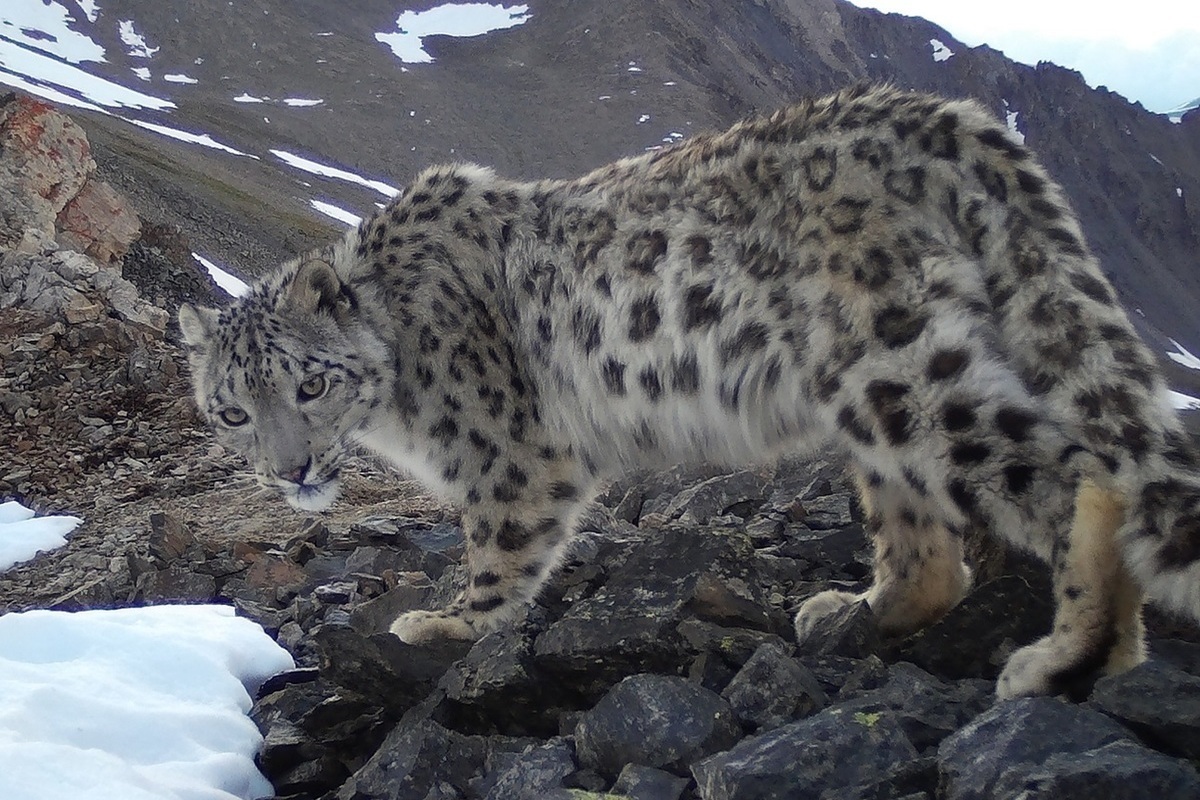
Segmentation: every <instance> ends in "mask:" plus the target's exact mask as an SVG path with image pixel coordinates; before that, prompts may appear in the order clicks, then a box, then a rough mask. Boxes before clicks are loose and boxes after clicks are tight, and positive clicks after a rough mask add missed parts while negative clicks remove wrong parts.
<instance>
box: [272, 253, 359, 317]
mask: <svg viewBox="0 0 1200 800" xmlns="http://www.w3.org/2000/svg"><path fill="white" fill-rule="evenodd" d="M288 304H289V305H291V307H292V308H293V309H295V310H296V311H300V312H302V313H309V314H328V315H329V316H331V317H333V318H334V319H335V320H337V321H338V322H341V321H343V320H345V319H346V318H347V317H349V316H350V314H351V313H352V312H353V311H354V309H355V308H357V306H358V302H357V301H356V300H355V298H354V293H353V292H351V291H350V287H349V286H347V285H346V284H344V283H342V280H341V278H339V277H338V275H337V273H336V272H334V271H333V267H332V266H330V265H329V263H328V262H326V261H322V260H320V259H317V258H314V259H311V260H309V261H305V262H304V263H303V264H301V265H300V267H299V268H298V269H297V270H296V277H295V279H294V280H293V281H292V288H291V289H290V290H289V292H288Z"/></svg>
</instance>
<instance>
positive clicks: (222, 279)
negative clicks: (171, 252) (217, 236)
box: [192, 253, 250, 297]
mask: <svg viewBox="0 0 1200 800" xmlns="http://www.w3.org/2000/svg"><path fill="white" fill-rule="evenodd" d="M192 258H194V259H196V260H197V261H199V262H200V266H202V267H204V268H205V269H206V270H208V274H209V275H210V276H211V277H212V279H213V283H215V284H216V285H217V286H220V287H221V288H222V289H224V290H225V293H226V294H228V295H230V296H231V297H241V296H243V295H244V294H246V292H248V291H250V285H249V284H248V283H246V282H245V281H244V280H242V279H241V278H239V277H238V276H236V275H234V274H233V273H232V272H229V271H228V270H225V269H222V268H221V267H218V266H217V265H216V264H214V263H213V262H211V261H209V260H208V259H207V258H205V257H204V256H202V255H200V254H199V253H192Z"/></svg>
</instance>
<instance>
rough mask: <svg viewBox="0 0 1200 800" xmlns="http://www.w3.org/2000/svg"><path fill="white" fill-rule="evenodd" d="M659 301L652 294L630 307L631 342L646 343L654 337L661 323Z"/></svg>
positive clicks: (634, 302) (636, 301) (639, 299)
mask: <svg viewBox="0 0 1200 800" xmlns="http://www.w3.org/2000/svg"><path fill="white" fill-rule="evenodd" d="M661 319H662V318H661V316H660V315H659V312H658V299H657V298H656V297H655V296H654V295H652V294H650V295H646V296H645V297H640V298H638V299H637V300H634V301H633V304H632V305H631V306H630V307H629V340H630V341H631V342H644V341H645V340H647V339H649V338H650V337H651V336H653V335H654V332H655V331H657V330H658V323H659V322H660V321H661Z"/></svg>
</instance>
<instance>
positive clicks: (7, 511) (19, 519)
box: [0, 500, 83, 797]
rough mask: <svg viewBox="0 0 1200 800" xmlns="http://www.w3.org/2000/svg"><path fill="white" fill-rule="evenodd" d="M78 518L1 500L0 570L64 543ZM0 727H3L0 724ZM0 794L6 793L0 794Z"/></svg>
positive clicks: (1, 704) (0, 707) (0, 705)
mask: <svg viewBox="0 0 1200 800" xmlns="http://www.w3.org/2000/svg"><path fill="white" fill-rule="evenodd" d="M81 522H83V520H81V519H79V517H66V516H54V517H38V516H36V515H35V514H34V513H33V511H31V510H29V509H28V508H26V507H25V506H23V505H21V504H20V503H18V502H16V501H15V500H10V501H9V502H7V503H0V572H3V571H4V570H6V569H8V568H9V567H11V566H12V565H13V564H19V563H21V562H22V561H28V560H29V559H31V558H33V557H34V556H35V555H37V554H38V553H41V552H45V551H47V550H54V549H55V548H58V547H62V546H63V545H64V544H66V543H67V534H68V533H70V532H71V531H73V530H75V528H76V527H77V526H78V525H79V523H81ZM0 683H2V681H0ZM0 696H2V693H0ZM2 708H3V703H2V702H0V709H2ZM0 730H3V726H2V725H0ZM2 738H3V737H0V741H2ZM0 797H6V795H4V794H0Z"/></svg>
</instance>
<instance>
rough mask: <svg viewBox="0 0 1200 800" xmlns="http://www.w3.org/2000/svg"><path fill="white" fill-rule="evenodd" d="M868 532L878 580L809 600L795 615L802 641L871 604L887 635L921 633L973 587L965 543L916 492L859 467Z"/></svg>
mask: <svg viewBox="0 0 1200 800" xmlns="http://www.w3.org/2000/svg"><path fill="white" fill-rule="evenodd" d="M854 477H855V483H856V484H857V486H858V489H859V496H860V498H861V500H862V507H863V512H864V516H865V520H866V527H867V530H868V531H869V532H870V534H871V538H872V540H873V542H874V546H875V568H874V572H875V574H874V580H873V582H872V584H871V586H870V588H869V589H867V590H866V591H864V592H860V593H853V592H845V591H839V590H836V589H830V590H828V591H824V592H821V593H819V594H817V595H814V596H813V597H810V598H809V599H808V600H807V601H805V603H804V604H803V605H802V606H801V607H800V611H799V613H798V614H797V615H796V637H797V638H798V639H799V640H800V641H803V640H804V639H805V638H806V637H807V636H808V634H809V633H810V632H811V630H812V629H813V627H814V626H815V625H816V624H817V622H819V621H820V620H821V619H822V618H824V617H825V616H827V615H828V614H830V613H833V612H835V611H837V610H838V609H840V608H843V607H845V606H847V605H849V604H852V603H856V602H858V601H860V600H866V601H867V605H868V606H870V608H871V611H872V612H873V614H874V615H875V621H876V624H877V625H878V626H879V629H880V630H881V631H883V632H884V633H887V634H906V633H911V632H913V631H916V630H918V629H920V628H922V627H924V626H925V625H928V624H929V623H931V622H934V621H935V620H937V619H938V618H940V617H941V616H942V615H943V614H945V613H946V612H947V611H949V610H950V609H951V608H953V607H954V606H955V605H956V604H957V603H958V601H959V600H961V599H962V598H963V596H964V595H965V594H966V593H967V590H968V589H969V588H970V586H971V569H970V568H969V567H968V566H967V565H966V564H965V563H963V545H962V540H961V538H959V537H958V536H955V535H953V534H952V533H950V531H949V530H947V529H946V526H945V525H944V524H942V522H941V521H940V519H939V517H938V516H937V515H936V514H935V513H931V510H930V509H928V508H926V507H925V504H924V503H923V502H922V499H921V498H920V496H919V495H917V494H916V493H915V492H914V491H913V490H912V489H911V488H909V487H907V486H903V485H901V484H899V483H896V482H892V481H888V480H886V479H885V478H884V477H883V476H882V475H880V474H878V473H876V472H873V471H871V470H867V469H863V468H855V469H854Z"/></svg>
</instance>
